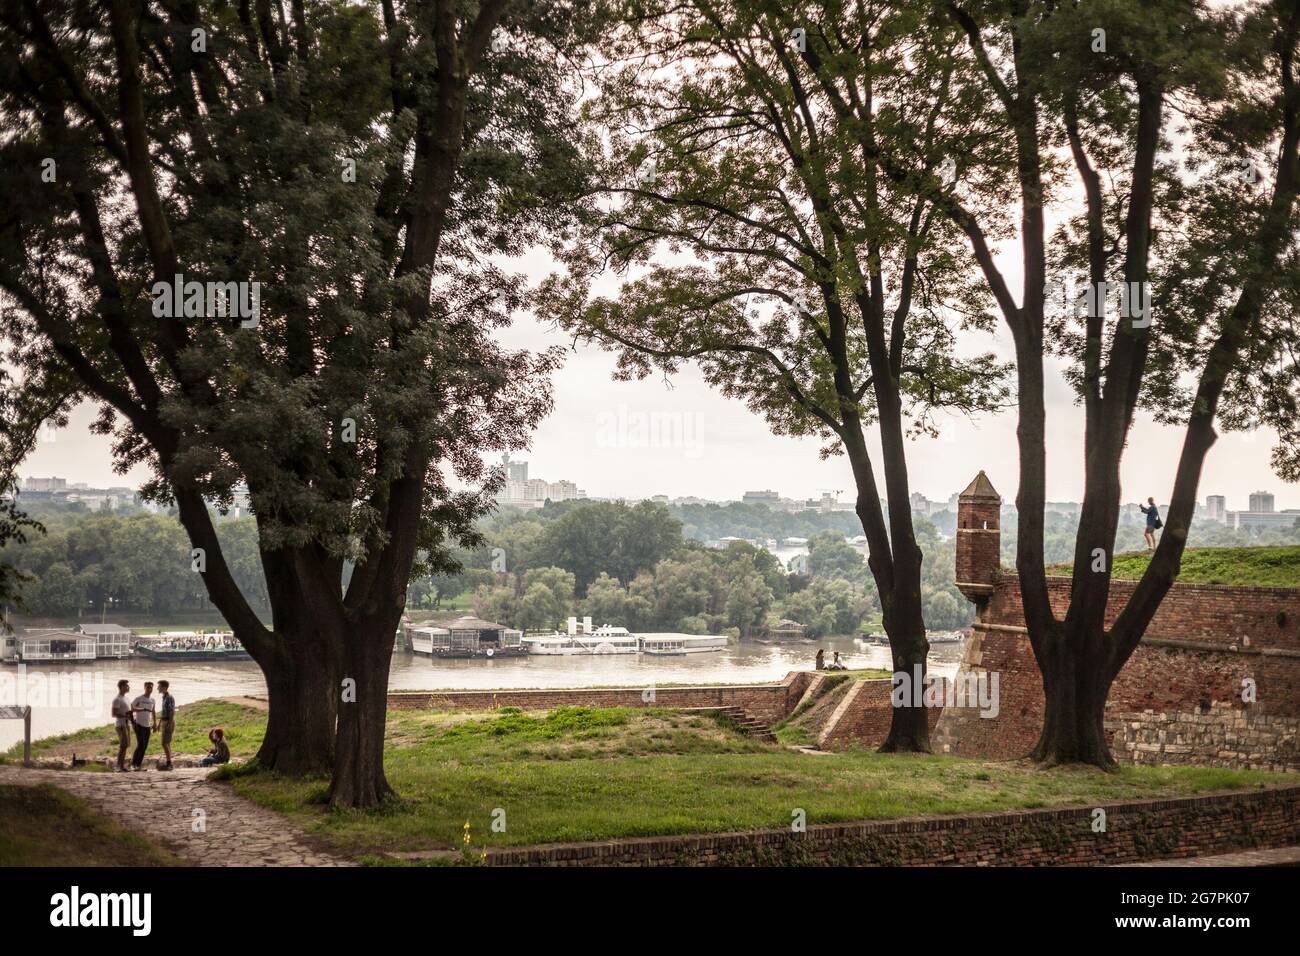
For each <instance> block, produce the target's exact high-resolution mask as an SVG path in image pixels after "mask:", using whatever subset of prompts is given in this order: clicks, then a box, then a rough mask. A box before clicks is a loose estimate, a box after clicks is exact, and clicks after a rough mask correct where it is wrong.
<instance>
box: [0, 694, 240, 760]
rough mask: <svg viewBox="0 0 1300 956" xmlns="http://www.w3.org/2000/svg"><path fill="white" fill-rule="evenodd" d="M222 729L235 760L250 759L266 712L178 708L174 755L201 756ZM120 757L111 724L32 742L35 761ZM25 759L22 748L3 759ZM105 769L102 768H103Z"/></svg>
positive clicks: (155, 750)
mask: <svg viewBox="0 0 1300 956" xmlns="http://www.w3.org/2000/svg"><path fill="white" fill-rule="evenodd" d="M213 727H221V728H223V729H224V730H225V731H226V741H227V742H228V743H229V744H230V754H231V756H232V757H251V756H253V754H255V753H257V748H258V747H259V746H261V744H262V733H263V732H264V730H265V729H266V712H265V711H261V710H257V709H255V708H253V707H245V706H243V705H242V704H233V703H227V702H225V701H217V700H202V701H198V702H197V703H193V704H186V705H184V706H181V707H177V708H176V732H175V734H174V735H173V736H172V753H173V754H191V755H199V756H202V755H203V754H206V753H207V752H208V751H209V750H210V749H211V748H212V744H210V743H209V742H208V731H209V730H211V729H212V728H213ZM134 749H135V743H134V738H132V743H131V748H130V749H129V750H128V751H127V756H128V757H130V754H131V751H132V750H134ZM74 753H75V754H76V755H77V756H78V757H90V758H96V757H112V758H114V759H116V757H117V736H116V735H115V734H114V732H113V725H112V724H105V725H104V726H102V727H92V728H90V729H89V730H79V731H77V732H76V733H71V734H61V735H59V736H57V737H46V738H44V739H42V740H33V741H32V759H37V758H41V757H46V758H49V757H68V758H71V756H72V755H73V754H74ZM149 756H150V757H155V756H156V757H161V756H162V741H161V740H160V739H159V737H158V736H157V735H156V734H155V735H154V737H153V738H152V739H151V740H150V741H149ZM22 758H23V745H22V743H21V742H20V743H18V744H16V745H14V746H13V747H11V748H10V749H9V751H8V752H6V753H5V754H4V755H3V756H2V757H0V759H4V760H9V761H13V762H19V761H21V760H22ZM101 769H102V768H101Z"/></svg>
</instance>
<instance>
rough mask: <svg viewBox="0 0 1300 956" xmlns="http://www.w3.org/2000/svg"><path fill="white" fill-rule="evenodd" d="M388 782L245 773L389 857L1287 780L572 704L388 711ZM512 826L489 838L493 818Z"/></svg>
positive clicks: (335, 840) (247, 785)
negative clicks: (341, 782)
mask: <svg viewBox="0 0 1300 956" xmlns="http://www.w3.org/2000/svg"><path fill="white" fill-rule="evenodd" d="M388 737H389V750H388V758H387V761H386V765H387V771H388V778H389V781H390V782H391V783H392V784H393V786H394V787H395V788H396V789H397V791H398V792H399V793H400V795H401V799H400V800H399V801H396V802H394V803H393V804H392V805H390V806H388V807H386V808H384V809H383V810H381V811H378V812H373V813H357V812H339V813H330V812H327V811H326V810H324V809H323V808H322V806H321V804H322V803H323V802H324V799H325V796H326V786H325V784H324V782H323V781H316V782H310V781H307V782H304V781H291V780H286V779H283V778H278V777H275V776H270V775H260V774H253V775H245V776H238V777H236V778H235V779H234V786H235V788H236V790H237V791H238V792H240V793H241V794H243V795H245V796H247V797H250V798H251V799H254V800H256V801H257V802H259V803H262V804H263V805H265V806H268V807H270V808H271V809H274V810H277V811H279V812H281V813H285V814H287V815H288V816H290V817H292V818H293V819H294V820H295V821H296V822H297V823H299V824H300V825H301V826H303V827H304V828H305V829H306V830H308V831H309V832H310V833H312V834H313V835H315V836H318V837H320V838H321V839H323V840H324V841H325V842H326V843H327V844H328V845H330V846H331V847H333V848H335V849H336V850H338V851H340V852H343V853H346V854H351V855H356V856H361V857H363V858H366V857H368V858H370V859H377V857H376V856H375V855H376V854H379V853H382V852H385V851H391V850H402V851H410V850H421V849H435V848H454V847H458V846H460V845H461V839H462V836H463V833H464V826H465V824H466V823H467V822H468V823H469V824H470V835H471V841H472V845H473V846H476V847H481V846H484V845H504V844H513V845H518V844H531V843H544V842H555V841H567V840H597V839H609V838H614V837H623V836H647V835H654V834H669V833H690V832H704V831H720V830H743V829H756V828H765V827H781V826H787V825H788V824H789V823H790V820H791V814H792V812H793V811H794V810H796V809H803V810H805V811H806V812H807V819H808V821H809V822H812V823H827V822H834V821H843V820H863V819H888V818H895V817H902V816H914V815H920V814H948V813H961V812H973V811H983V810H1004V809H1016V808H1030V807H1042V806H1051V805H1066V804H1084V805H1095V804H1097V803H1099V802H1102V801H1108V800H1116V799H1128V798H1136V797H1145V796H1156V795H1168V794H1187V793H1195V792H1198V791H1202V790H1214V789H1224V788H1230V787H1239V786H1254V785H1259V784H1263V783H1274V782H1282V781H1284V780H1286V779H1287V778H1285V777H1283V776H1281V775H1269V774H1262V773H1251V772H1246V771H1230V770H1213V769H1200V768H1135V767H1126V768H1123V769H1121V770H1120V771H1119V772H1117V773H1113V774H1106V773H1102V772H1100V771H1095V770H1083V769H1077V768H1075V769H1065V770H1060V769H1058V770H1054V771H1050V772H1042V771H1038V770H1036V769H1034V768H1032V767H1031V766H1029V765H1027V764H1016V763H996V762H984V761H976V760H963V759H959V758H955V757H899V756H893V755H882V754H876V753H866V752H857V753H844V754H834V755H822V756H812V755H806V754H800V753H796V752H793V751H790V750H787V749H785V748H783V747H780V746H777V745H771V744H762V743H759V742H757V741H754V740H752V739H750V738H747V737H744V736H741V735H739V734H737V733H734V732H732V731H730V730H728V729H727V728H726V727H725V726H722V725H719V724H718V723H716V722H714V721H712V720H710V719H709V718H706V717H701V716H698V715H688V714H683V713H674V712H672V711H654V710H639V709H628V708H612V709H606V710H598V709H590V708H564V709H561V710H557V711H553V712H551V714H549V715H535V714H520V713H518V712H516V711H513V710H510V709H507V711H505V712H497V713H496V714H445V713H432V712H400V713H394V714H391V715H390V718H389V726H388ZM498 808H499V809H501V810H504V811H505V820H506V825H507V826H506V832H504V833H493V832H492V831H491V821H492V819H493V812H494V811H495V810H497V809H498Z"/></svg>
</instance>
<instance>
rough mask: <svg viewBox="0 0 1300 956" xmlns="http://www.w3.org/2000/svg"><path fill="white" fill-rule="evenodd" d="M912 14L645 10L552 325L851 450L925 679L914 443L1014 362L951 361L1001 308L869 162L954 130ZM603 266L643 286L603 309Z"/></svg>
mask: <svg viewBox="0 0 1300 956" xmlns="http://www.w3.org/2000/svg"><path fill="white" fill-rule="evenodd" d="M895 7H896V4H893V3H889V2H883V0H881V2H876V0H847V2H845V0H836V2H831V3H801V2H794V3H791V2H776V0H689V2H687V3H684V4H672V3H658V2H649V3H644V2H637V3H631V4H628V8H627V9H628V16H627V21H628V26H627V28H626V30H625V31H624V33H623V34H622V35H621V36H619V37H618V38H617V41H616V42H615V43H614V44H613V45H612V47H611V50H610V58H609V59H610V62H609V63H608V64H605V65H604V67H603V68H602V70H601V71H600V73H599V75H598V76H597V77H596V78H595V79H596V83H597V84H598V87H599V93H600V95H599V96H598V97H597V98H595V99H594V101H593V103H592V105H591V110H592V113H593V115H595V116H597V117H598V118H599V119H600V120H601V121H602V123H603V124H604V125H605V126H607V127H608V128H609V129H610V139H609V143H608V144H607V145H608V148H607V150H606V151H605V154H604V155H603V156H602V157H599V158H597V159H594V160H593V165H594V166H595V167H596V168H598V169H599V172H600V175H602V176H603V178H604V189H603V191H602V192H601V194H600V198H601V201H602V202H601V205H600V208H599V210H598V211H597V214H596V215H594V216H593V221H592V223H591V230H590V232H588V233H587V234H586V235H584V236H583V237H582V241H581V242H580V243H579V244H578V247H577V248H576V249H575V251H574V254H573V257H572V268H571V270H570V273H569V279H570V281H569V282H568V284H566V285H561V284H559V283H557V285H556V287H555V288H553V289H552V290H551V291H552V292H553V293H554V304H553V306H552V309H551V314H553V315H555V316H557V317H559V318H560V320H561V321H562V322H564V323H565V324H566V325H567V326H568V327H569V328H572V329H573V330H574V331H575V332H576V333H577V334H578V335H579V336H581V337H584V338H590V339H594V340H596V341H599V342H601V343H603V344H605V345H606V346H608V347H610V348H612V349H616V350H618V351H619V353H620V374H621V375H622V376H625V377H639V376H645V375H647V374H649V373H650V372H651V370H652V369H653V368H655V367H658V368H660V369H663V370H665V371H667V372H674V371H676V370H678V369H679V368H680V367H681V366H682V365H683V363H685V362H695V363H697V364H698V365H699V367H700V368H701V369H702V371H703V374H704V376H705V378H706V379H707V380H708V382H709V383H710V384H711V385H713V386H714V387H715V388H717V389H718V390H720V391H721V392H722V393H723V394H725V395H728V396H731V397H735V398H739V399H741V400H743V401H744V402H745V403H746V404H747V405H748V406H749V407H750V408H751V409H752V410H754V411H755V412H756V413H758V414H761V415H763V416H764V417H765V418H766V419H767V421H768V422H769V424H770V426H771V427H772V429H773V430H774V431H775V432H777V433H778V434H787V435H800V436H803V435H807V436H815V437H817V438H819V439H821V440H823V441H824V443H825V444H824V454H827V455H831V454H843V455H845V456H846V457H847V459H848V464H849V468H850V470H851V472H852V475H853V479H854V483H855V495H856V499H855V506H856V511H857V516H858V519H859V521H860V523H861V526H862V529H863V531H864V532H865V534H866V537H867V541H868V546H869V559H868V564H869V566H870V569H871V572H872V574H873V575H874V577H875V580H876V583H877V586H878V590H879V594H880V602H881V609H882V614H883V619H884V628H885V631H886V633H887V634H888V636H889V640H890V646H891V649H892V654H893V662H894V668H895V671H896V672H899V673H905V674H907V675H908V677H909V679H910V678H912V677H913V676H914V675H915V673H916V669H918V668H919V669H920V671H921V672H922V673H924V668H925V664H926V656H927V651H928V643H927V641H926V636H925V622H924V620H923V615H922V606H921V560H922V555H921V550H920V548H919V547H918V545H917V541H916V535H915V532H914V529H913V519H912V510H911V503H910V500H909V499H910V494H911V484H910V479H909V473H908V464H907V455H906V449H907V439H908V437H909V436H908V432H909V430H916V431H927V430H929V431H933V430H934V429H935V424H936V420H935V418H934V417H933V416H934V412H935V410H936V409H945V408H946V409H956V410H959V411H964V412H973V411H978V410H983V409H986V408H989V407H991V406H993V405H996V404H998V403H999V402H1000V401H1001V399H1002V397H1003V394H1004V393H1003V389H1002V384H1001V379H1002V373H1003V371H1004V370H1003V369H1002V367H1000V366H999V365H998V364H997V363H996V362H994V361H993V359H992V357H991V356H989V355H973V356H971V355H965V356H963V355H961V354H960V353H959V352H958V350H957V349H956V348H955V344H956V343H955V332H956V329H957V327H958V326H960V325H966V326H970V327H989V326H990V325H991V323H992V316H991V313H990V312H988V311H987V310H986V308H985V305H984V302H983V301H982V298H981V293H980V290H979V288H978V287H977V286H976V285H975V284H973V283H971V282H970V280H969V278H968V277H969V276H970V274H971V272H972V268H971V267H970V257H969V255H967V254H965V253H964V251H963V246H962V245H961V243H960V241H959V239H960V236H959V234H958V233H957V232H956V230H955V229H954V227H953V225H952V223H951V221H950V220H948V219H946V218H945V217H944V216H942V215H938V214H936V206H935V202H934V200H933V198H932V197H929V196H925V195H917V194H916V193H915V192H909V191H907V190H900V189H896V188H895V187H894V185H893V184H892V183H891V182H890V181H889V180H888V179H887V178H885V177H881V176H880V175H879V174H878V171H877V167H876V164H875V163H874V162H869V161H867V157H869V156H870V155H871V154H872V153H873V152H874V151H876V150H877V149H879V148H880V143H881V141H882V140H885V141H891V140H893V139H894V138H895V136H896V129H897V128H898V127H899V126H900V125H901V126H903V127H906V128H909V129H910V127H911V126H912V125H919V126H921V127H923V128H928V129H934V128H935V127H936V124H937V123H938V121H939V120H940V119H941V118H942V117H944V116H946V115H948V114H950V113H952V112H954V111H956V112H960V111H961V109H962V106H963V104H962V103H961V102H960V101H959V100H957V99H956V98H955V97H953V96H950V95H949V94H948V89H947V87H946V85H945V84H942V83H941V84H939V85H938V86H937V87H936V88H935V89H933V90H931V89H922V88H918V87H917V85H916V79H915V77H914V75H913V73H912V71H911V70H910V69H909V68H908V60H909V57H911V56H913V55H914V53H913V51H912V50H911V49H909V47H910V46H911V43H910V41H908V40H907V39H906V38H907V37H908V35H909V34H910V33H911V32H912V31H913V30H914V29H915V28H916V26H917V24H918V22H919V20H918V18H917V15H916V13H915V11H903V12H901V13H900V12H897V11H896V10H895ZM929 93H935V94H936V95H934V96H932V97H931V96H927V95H926V94H929ZM918 104H920V105H918ZM916 159H917V161H918V162H920V163H922V164H925V165H926V166H927V168H929V169H931V170H933V172H934V175H935V176H941V175H943V173H944V172H945V171H946V170H947V169H949V168H951V164H952V160H951V157H949V156H947V155H945V154H944V153H943V152H942V151H941V150H940V149H939V148H938V143H937V141H936V140H931V141H925V140H924V139H923V140H922V141H921V142H919V144H917V153H916ZM605 268H612V269H614V270H616V271H617V272H619V273H623V274H625V281H624V282H623V284H622V285H621V287H620V289H619V293H618V295H617V296H615V297H611V298H596V299H594V300H591V299H590V298H589V296H588V292H587V285H586V280H587V279H588V277H591V276H594V275H597V274H599V273H600V272H601V271H602V270H603V269H605ZM873 425H874V433H875V434H874V435H873V434H872V431H873ZM876 441H878V442H879V446H880V457H879V460H878V461H877V460H875V458H874V455H873V453H872V451H871V445H872V444H873V442H876ZM878 469H879V471H878ZM878 474H879V475H880V476H882V477H883V491H884V496H883V499H882V495H881V490H882V488H881V482H880V481H879V478H878ZM882 500H883V504H882ZM905 700H906V704H905V705H904V706H900V707H897V708H896V709H895V710H894V713H893V719H892V723H891V727H890V731H889V734H888V737H887V739H886V741H885V742H884V745H883V749H884V750H886V751H893V750H899V751H911V750H918V751H926V750H929V730H928V725H927V719H926V714H925V712H924V709H923V708H918V707H913V706H911V696H910V695H905Z"/></svg>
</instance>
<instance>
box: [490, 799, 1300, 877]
mask: <svg viewBox="0 0 1300 956" xmlns="http://www.w3.org/2000/svg"><path fill="white" fill-rule="evenodd" d="M1101 806H1102V808H1103V809H1105V811H1106V832H1104V833H1094V832H1093V830H1092V811H1093V808H1091V807H1076V808H1072V809H1064V810H1029V811H1023V812H1011V813H978V814H965V815H961V816H949V817H924V818H916V819H911V820H892V821H888V822H879V823H842V824H824V825H815V824H813V825H809V827H808V829H807V832H806V833H793V832H791V831H790V830H789V829H782V830H762V831H757V832H749V833H718V834H711V835H691V836H672V837H644V838H640V839H629V840H612V841H604V842H601V843H573V844H552V845H548V846H540V847H521V848H517V849H508V848H502V849H493V850H489V851H488V858H487V862H488V863H490V864H493V865H497V866H611V865H619V864H622V865H640V866H754V865H760V866H762V865H808V866H826V865H830V866H872V865H883V866H1096V865H1110V864H1116V863H1137V862H1142V861H1144V860H1161V859H1177V858H1182V857H1194V856H1205V855H1210V854H1218V853H1230V852H1233V851H1237V850H1246V849H1257V848H1275V847H1285V846H1293V845H1295V844H1296V843H1297V842H1298V841H1300V787H1284V788H1273V789H1268V790H1255V791H1250V792H1246V793H1240V792H1235V793H1228V794H1209V795H1202V796H1196V797H1187V798H1184V799H1177V800H1160V799H1156V800H1136V801H1131V802H1126V803H1113V804H1101Z"/></svg>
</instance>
